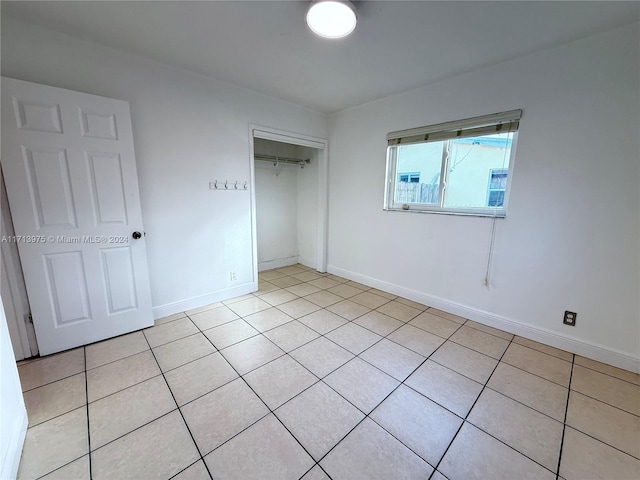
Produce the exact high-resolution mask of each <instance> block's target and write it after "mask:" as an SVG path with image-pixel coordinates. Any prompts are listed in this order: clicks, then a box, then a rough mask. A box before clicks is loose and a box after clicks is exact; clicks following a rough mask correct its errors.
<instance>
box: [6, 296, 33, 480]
mask: <svg viewBox="0 0 640 480" xmlns="http://www.w3.org/2000/svg"><path fill="white" fill-rule="evenodd" d="M0 379H2V381H1V382H0V425H1V426H2V428H0V478H2V479H10V478H16V475H17V473H18V466H19V465H20V455H21V454H22V446H23V444H24V437H25V435H26V433H27V410H26V408H25V406H24V397H23V396H22V387H21V386H20V377H19V376H18V368H17V367H16V359H15V357H14V355H13V349H12V347H11V339H10V338H9V330H8V328H7V319H6V318H5V314H4V307H3V305H2V299H1V298H0Z"/></svg>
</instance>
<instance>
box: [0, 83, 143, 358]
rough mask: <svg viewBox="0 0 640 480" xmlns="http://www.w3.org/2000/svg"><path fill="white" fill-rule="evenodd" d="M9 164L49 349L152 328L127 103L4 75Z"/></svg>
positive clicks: (18, 227) (44, 347)
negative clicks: (134, 235) (135, 236)
mask: <svg viewBox="0 0 640 480" xmlns="http://www.w3.org/2000/svg"><path fill="white" fill-rule="evenodd" d="M1 87H2V168H3V172H4V174H5V179H6V186H7V194H8V198H9V204H10V206H11V212H12V217H13V222H14V227H15V232H16V235H17V236H18V250H19V253H20V259H21V262H22V266H23V271H24V277H25V283H26V286H27V293H28V296H29V302H30V304H31V311H32V315H33V320H34V326H35V329H36V335H37V337H38V345H39V348H40V352H41V353H42V354H49V353H53V352H56V351H61V350H65V349H68V348H72V347H75V346H78V345H84V344H87V343H91V342H95V341H97V340H102V339H105V338H109V337H112V336H116V335H121V334H123V333H127V332H130V331H134V330H138V329H141V328H144V327H147V326H150V325H152V324H153V316H152V311H151V296H150V291H149V279H148V273H147V264H146V245H145V238H144V236H143V237H142V238H140V239H139V240H134V239H132V237H131V233H132V232H133V231H140V232H142V231H143V230H144V229H143V225H142V214H141V209H140V200H139V192H138V180H137V173H136V164H135V155H134V149H133V135H132V129H131V118H130V113H129V105H128V103H127V102H123V101H120V100H113V99H108V98H103V97H96V96H93V95H87V94H84V93H79V92H73V91H70V90H63V89H59V88H54V87H48V86H44V85H37V84H33V83H29V82H23V81H19V80H13V79H7V78H4V77H3V78H2V85H1Z"/></svg>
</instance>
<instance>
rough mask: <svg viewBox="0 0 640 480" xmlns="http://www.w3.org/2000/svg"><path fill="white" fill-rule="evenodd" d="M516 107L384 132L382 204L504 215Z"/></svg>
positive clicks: (392, 207)
mask: <svg viewBox="0 0 640 480" xmlns="http://www.w3.org/2000/svg"><path fill="white" fill-rule="evenodd" d="M521 113H522V112H521V111H520V110H514V111H510V112H504V113H498V114H494V115H487V116H483V117H475V118H471V119H468V120H460V121H457V122H448V123H441V124H438V125H432V126H428V127H421V128H415V129H411V130H403V131H399V132H392V133H390V134H389V135H387V141H388V147H387V188H386V192H385V210H398V211H403V210H410V211H418V212H435V213H457V214H468V215H485V216H497V217H504V216H505V215H506V209H507V201H508V197H509V185H510V177H511V172H512V171H513V156H514V153H515V143H516V138H517V134H518V126H519V121H520V116H521ZM487 176H488V178H489V181H488V183H489V185H488V187H487Z"/></svg>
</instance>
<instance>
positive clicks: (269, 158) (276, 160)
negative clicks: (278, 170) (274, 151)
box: [254, 153, 311, 168]
mask: <svg viewBox="0 0 640 480" xmlns="http://www.w3.org/2000/svg"><path fill="white" fill-rule="evenodd" d="M254 159H255V160H256V161H259V162H269V163H273V165H274V166H278V164H280V163H286V164H290V165H300V168H304V166H305V165H308V164H309V163H311V160H310V159H308V158H307V159H302V158H291V157H279V156H277V155H262V154H259V153H256V154H255V155H254Z"/></svg>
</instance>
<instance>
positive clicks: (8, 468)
mask: <svg viewBox="0 0 640 480" xmlns="http://www.w3.org/2000/svg"><path fill="white" fill-rule="evenodd" d="M28 424H29V420H28V419H27V410H26V408H24V407H23V408H22V411H21V412H20V416H19V418H18V420H16V421H15V422H14V424H13V425H14V428H13V432H11V434H10V437H9V442H8V444H7V446H8V449H7V452H6V453H5V456H4V458H3V459H2V465H0V479H2V480H5V479H7V480H8V479H14V478H16V477H17V476H18V468H19V467H20V458H21V457H22V447H23V446H24V439H25V436H26V435H27V426H28ZM5 433H6V432H5Z"/></svg>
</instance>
